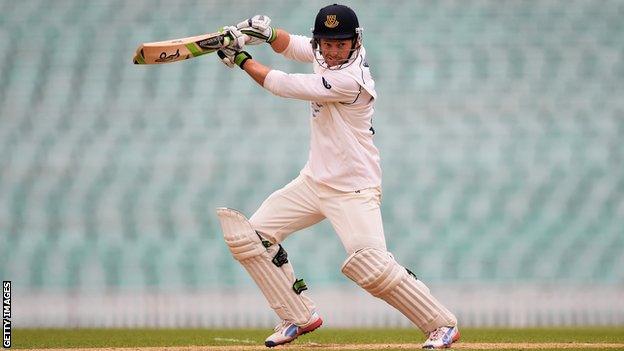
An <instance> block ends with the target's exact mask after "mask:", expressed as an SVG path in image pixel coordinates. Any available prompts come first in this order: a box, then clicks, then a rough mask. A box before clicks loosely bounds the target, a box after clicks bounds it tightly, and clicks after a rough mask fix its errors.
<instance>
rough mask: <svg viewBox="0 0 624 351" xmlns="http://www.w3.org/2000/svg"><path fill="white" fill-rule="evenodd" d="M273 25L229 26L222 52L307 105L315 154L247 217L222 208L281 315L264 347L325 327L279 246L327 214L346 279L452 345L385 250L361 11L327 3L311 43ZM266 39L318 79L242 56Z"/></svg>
mask: <svg viewBox="0 0 624 351" xmlns="http://www.w3.org/2000/svg"><path fill="white" fill-rule="evenodd" d="M270 24H271V20H270V18H269V17H267V16H262V15H257V16H254V17H252V18H250V19H247V20H244V21H242V22H240V23H239V24H237V25H236V26H230V27H225V28H224V30H227V31H229V32H230V34H231V36H232V37H233V38H234V40H232V42H231V43H230V44H229V45H228V46H227V47H224V48H223V49H222V50H220V51H219V52H218V54H219V57H220V58H221V60H222V61H223V62H224V63H225V64H226V65H227V66H228V67H234V66H238V67H240V68H241V69H243V70H244V71H245V72H247V74H248V75H249V76H250V77H251V78H252V79H253V80H255V81H256V82H257V83H258V84H259V85H260V86H261V87H263V88H264V89H266V90H268V91H270V92H271V93H273V94H275V95H277V96H281V97H285V98H292V99H299V100H306V101H309V102H310V111H309V115H310V128H311V133H310V135H311V140H310V152H309V157H308V161H307V163H306V164H305V166H304V167H303V169H302V170H301V172H300V174H299V176H298V177H297V178H295V179H294V180H293V181H291V182H290V183H289V184H287V185H286V186H284V187H283V188H281V189H279V190H277V191H276V192H274V193H273V194H271V195H270V196H269V197H268V198H267V199H266V200H265V201H264V202H263V203H262V205H260V208H258V210H257V211H256V212H255V213H254V214H253V216H251V218H250V219H249V220H248V219H247V218H245V216H244V215H242V214H241V213H239V212H237V211H235V210H232V209H228V208H219V209H217V215H218V217H219V220H220V223H221V227H222V229H223V235H224V238H225V242H226V243H227V245H228V247H229V249H230V251H231V252H232V255H233V256H234V258H235V259H236V260H237V261H239V262H240V263H241V265H242V266H243V267H244V268H245V269H246V270H247V272H248V273H249V274H250V275H251V277H252V278H253V280H254V281H255V282H256V284H257V285H258V287H259V288H260V290H261V291H262V293H263V294H264V296H265V297H266V299H267V301H268V303H269V305H270V307H271V308H272V309H273V310H274V311H275V313H276V314H277V315H278V316H279V318H281V319H282V322H281V323H279V324H278V325H277V326H276V327H275V332H274V333H273V334H271V335H270V336H269V337H268V338H267V339H266V341H265V345H266V346H267V347H274V346H277V345H282V344H286V343H289V342H291V341H293V340H295V339H296V338H297V337H298V336H299V335H302V334H305V333H308V332H311V331H313V330H315V329H317V328H318V327H320V326H321V324H322V323H323V321H322V319H321V317H320V316H319V314H318V313H317V312H316V306H315V304H314V302H313V301H312V300H311V299H310V298H309V297H307V296H306V295H305V293H304V292H303V291H304V290H306V289H307V287H306V285H305V283H304V282H303V280H301V279H296V277H295V273H294V271H293V268H292V265H291V264H290V262H289V261H288V256H287V254H286V251H285V250H284V248H283V247H282V246H281V243H282V241H284V239H286V238H287V237H288V236H289V235H290V234H292V233H294V232H296V231H298V230H300V229H303V228H306V227H309V226H311V225H314V224H316V223H318V222H320V221H322V220H323V219H325V218H327V219H328V220H329V221H330V222H331V224H332V226H333V228H334V230H335V231H336V233H337V234H338V236H339V237H340V240H341V242H342V244H343V246H344V248H345V251H346V253H347V259H346V260H345V261H344V264H343V265H342V269H341V270H342V273H343V274H344V275H346V276H347V277H348V278H349V279H351V280H353V281H354V282H355V283H356V284H357V285H359V286H360V287H362V288H363V289H365V290H366V291H368V292H369V293H370V294H372V295H373V296H375V297H378V298H380V299H382V300H384V301H386V302H387V303H388V304H390V305H391V306H393V307H394V308H396V309H397V310H399V311H400V312H401V313H402V314H403V315H405V317H407V318H408V319H409V320H410V321H412V323H414V324H415V325H416V326H417V327H418V328H419V329H420V330H421V331H422V332H423V333H425V335H426V337H427V340H426V341H425V342H424V344H423V348H426V349H436V348H447V347H450V346H451V344H452V343H453V342H455V341H457V340H458V339H459V335H460V334H459V330H458V328H457V319H456V318H455V316H454V315H453V314H452V313H451V312H450V311H449V310H448V309H446V307H444V306H443V305H442V304H441V303H440V302H439V301H438V300H437V299H436V298H435V297H433V296H432V295H431V293H430V291H429V288H427V286H425V284H424V283H423V282H421V281H420V280H418V279H417V278H416V276H415V275H414V274H413V273H412V272H411V271H409V270H408V269H406V268H405V267H403V266H401V265H400V264H399V263H397V261H396V260H395V258H394V257H393V256H392V254H390V253H389V252H388V251H387V249H386V242H385V237H384V230H383V225H382V218H381V211H380V204H381V167H380V159H379V151H378V150H377V148H376V147H375V145H374V143H373V136H374V134H375V130H374V129H373V125H372V120H373V112H374V106H375V100H376V99H377V92H376V91H375V81H374V80H373V78H372V76H371V73H370V70H369V65H368V63H367V62H366V50H365V49H364V47H363V45H362V28H361V27H360V25H359V22H358V18H357V16H356V14H355V12H354V11H353V10H352V9H351V8H349V7H347V6H343V5H337V4H334V5H329V6H326V7H323V8H322V9H321V10H320V11H319V12H318V14H317V16H316V19H315V21H314V29H313V31H312V38H308V37H305V36H300V35H292V34H289V33H288V32H286V31H285V30H283V29H276V28H274V27H272V26H271V25H270ZM265 42H266V43H269V44H270V45H271V48H272V49H273V51H275V52H276V53H279V54H282V55H283V56H284V57H286V58H288V59H291V60H295V61H299V62H307V63H311V64H312V65H313V68H314V73H311V74H287V73H285V72H281V71H279V70H274V69H271V68H269V67H266V66H265V65H263V64H261V63H260V62H258V61H256V60H254V59H253V58H252V57H251V55H250V54H249V53H247V52H246V51H244V46H245V45H255V44H261V43H265Z"/></svg>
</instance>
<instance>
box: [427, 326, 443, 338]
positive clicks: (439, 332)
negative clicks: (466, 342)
mask: <svg viewBox="0 0 624 351" xmlns="http://www.w3.org/2000/svg"><path fill="white" fill-rule="evenodd" d="M445 332H446V330H445V328H444V327H440V328H438V329H436V330H434V331H432V332H431V334H429V339H431V340H438V339H440V338H441V337H443V336H444V333H445Z"/></svg>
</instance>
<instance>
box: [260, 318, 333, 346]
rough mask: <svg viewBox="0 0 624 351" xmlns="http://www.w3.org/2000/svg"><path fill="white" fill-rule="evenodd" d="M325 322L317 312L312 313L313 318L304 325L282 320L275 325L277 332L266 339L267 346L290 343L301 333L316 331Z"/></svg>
mask: <svg viewBox="0 0 624 351" xmlns="http://www.w3.org/2000/svg"><path fill="white" fill-rule="evenodd" d="M321 324H323V320H322V319H321V317H320V316H319V315H318V314H317V313H316V312H314V313H312V320H311V322H310V323H308V324H306V325H304V326H298V325H296V324H294V323H291V322H288V321H282V322H281V323H280V324H278V325H277V326H276V327H275V333H273V334H271V335H270V336H269V337H268V338H267V339H266V340H265V341H264V345H265V346H266V347H275V346H277V345H283V344H288V343H289V342H291V341H293V340H295V339H296V338H297V337H299V335H303V334H306V333H309V332H311V331H314V330H315V329H316V328H318V327H320V326H321Z"/></svg>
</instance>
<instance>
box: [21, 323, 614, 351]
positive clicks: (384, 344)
mask: <svg viewBox="0 0 624 351" xmlns="http://www.w3.org/2000/svg"><path fill="white" fill-rule="evenodd" d="M269 332H270V330H264V329H263V330H257V329H226V330H210V329H73V330H67V329H16V330H14V331H13V345H12V346H13V348H15V349H50V348H53V349H68V348H72V349H77V348H79V349H87V348H88V349H107V350H110V349H112V348H131V349H133V350H142V349H144V348H150V350H152V351H155V350H164V349H167V350H178V351H181V350H188V351H194V350H221V351H225V350H268V349H267V348H265V347H264V346H263V341H264V338H265V337H266V336H267V335H268V334H269ZM461 332H462V338H461V340H460V342H458V343H456V344H454V345H453V348H454V349H469V350H497V349H507V350H524V349H539V350H569V349H575V350H600V349H609V350H624V327H618V328H614V327H604V328H540V329H469V328H464V329H462V330H461ZM423 340H424V338H423V336H422V335H421V334H420V333H419V332H417V331H415V330H412V329H369V330H367V329H319V330H317V331H315V332H314V333H311V334H307V335H304V336H302V337H300V338H299V339H297V340H296V341H295V342H293V343H292V344H290V345H288V346H282V347H278V348H276V349H275V350H302V349H310V350H384V351H392V350H408V349H418V348H420V343H421V342H422V341H423Z"/></svg>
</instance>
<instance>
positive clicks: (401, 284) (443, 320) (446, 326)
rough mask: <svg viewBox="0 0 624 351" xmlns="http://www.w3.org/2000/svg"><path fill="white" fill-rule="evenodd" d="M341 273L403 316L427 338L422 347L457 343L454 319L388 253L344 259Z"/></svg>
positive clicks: (363, 252)
mask: <svg viewBox="0 0 624 351" xmlns="http://www.w3.org/2000/svg"><path fill="white" fill-rule="evenodd" d="M342 273H344V274H345V275H346V276H347V277H349V279H351V280H353V281H354V282H355V283H356V284H358V285H359V286H361V287H362V288H364V289H365V290H366V291H368V292H369V293H371V295H373V296H376V297H378V298H380V299H382V300H384V301H386V302H387V303H388V304H390V305H392V306H393V307H394V308H396V309H397V310H399V311H400V312H401V313H403V315H405V316H406V317H407V318H408V319H409V320H410V321H412V323H414V324H415V325H416V326H417V327H418V328H419V329H420V330H422V331H423V333H425V334H427V335H428V336H429V339H428V340H427V341H426V342H425V344H424V345H423V347H425V348H443V347H449V346H450V345H451V344H452V343H453V342H454V341H456V340H457V339H459V331H458V329H457V327H456V325H457V319H456V318H455V316H454V315H453V314H452V313H451V312H450V311H449V310H448V309H446V308H445V307H444V306H443V305H442V304H441V303H440V302H439V301H438V300H437V299H436V298H435V297H433V295H431V292H430V291H429V288H427V286H425V284H423V283H422V282H421V281H420V280H418V279H416V277H415V276H414V275H413V273H411V272H410V271H408V270H407V269H405V268H404V267H403V266H401V265H399V264H398V263H397V262H396V261H395V260H394V257H392V255H391V254H390V253H388V252H385V251H381V250H378V249H374V248H367V249H362V250H359V251H357V252H355V253H354V254H352V255H351V256H349V258H347V260H346V261H345V263H344V264H343V266H342Z"/></svg>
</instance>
